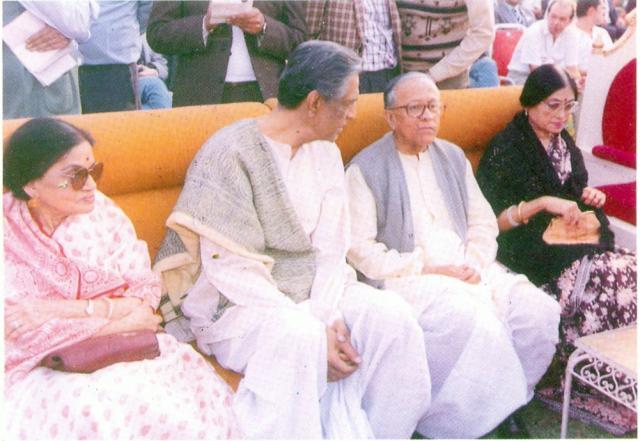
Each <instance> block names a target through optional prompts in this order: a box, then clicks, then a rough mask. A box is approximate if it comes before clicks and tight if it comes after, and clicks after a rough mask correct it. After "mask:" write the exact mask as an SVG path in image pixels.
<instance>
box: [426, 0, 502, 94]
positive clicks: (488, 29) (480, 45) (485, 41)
mask: <svg viewBox="0 0 640 441" xmlns="http://www.w3.org/2000/svg"><path fill="white" fill-rule="evenodd" d="M465 3H466V5H467V14H468V17H469V29H468V30H467V34H466V35H465V36H464V38H463V39H462V41H461V42H460V45H459V46H458V47H456V48H455V49H453V50H452V51H451V52H449V53H448V54H447V55H446V56H445V57H444V58H443V59H442V60H440V61H439V62H438V63H437V64H436V65H435V66H433V67H432V68H431V69H429V75H430V76H431V78H433V80H434V81H436V82H438V81H442V80H445V79H447V78H451V77H454V76H456V75H460V74H461V73H462V72H464V71H465V70H466V69H468V68H469V67H471V65H472V64H473V62H474V61H476V60H477V59H478V58H479V57H480V55H482V54H483V53H484V52H485V51H487V50H489V48H490V46H491V42H492V41H493V34H494V30H493V28H494V20H495V19H494V14H493V1H492V0H467V1H466V2H465Z"/></svg>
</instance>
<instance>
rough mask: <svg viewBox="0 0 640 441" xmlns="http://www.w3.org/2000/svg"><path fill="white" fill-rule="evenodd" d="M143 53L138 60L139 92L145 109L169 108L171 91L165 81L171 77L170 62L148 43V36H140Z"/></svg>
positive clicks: (141, 103)
mask: <svg viewBox="0 0 640 441" xmlns="http://www.w3.org/2000/svg"><path fill="white" fill-rule="evenodd" d="M140 39H141V40H142V53H141V54H140V59H139V60H138V94H139V96H140V105H141V106H142V108H143V109H167V108H170V107H171V92H169V89H167V85H166V84H165V81H167V78H168V77H169V63H168V62H167V59H166V58H165V57H163V56H162V55H161V54H159V53H157V52H154V51H153V49H151V48H150V47H149V43H147V36H146V34H143V35H142V36H140Z"/></svg>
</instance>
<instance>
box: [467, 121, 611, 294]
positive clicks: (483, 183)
mask: <svg viewBox="0 0 640 441" xmlns="http://www.w3.org/2000/svg"><path fill="white" fill-rule="evenodd" d="M561 136H562V138H563V139H564V141H565V142H566V143H567V147H568V149H569V152H570V155H571V169H572V173H571V177H570V178H569V179H568V180H567V181H566V182H565V183H564V185H563V184H561V183H560V180H559V179H558V176H557V175H556V172H555V170H554V169H553V166H552V165H551V162H550V161H549V159H548V156H547V153H546V151H545V149H544V147H543V146H542V144H541V143H540V141H539V140H538V137H537V136H536V134H535V133H534V131H533V129H532V128H531V125H530V124H529V121H528V120H527V117H526V116H525V115H524V112H520V113H518V114H517V115H516V116H515V117H514V119H513V121H511V122H510V123H509V125H507V127H506V128H505V129H504V130H503V131H502V132H500V133H498V134H497V135H496V136H495V138H493V139H492V140H491V143H490V144H489V148H488V149H487V151H486V152H485V153H484V155H483V157H482V159H481V160H480V165H479V166H478V172H477V176H476V177H477V180H478V184H479V185H480V188H481V189H482V192H483V193H484V195H485V197H486V198H487V200H488V201H489V203H490V204H491V206H492V207H493V211H494V212H495V213H496V216H498V215H500V213H502V212H503V211H504V210H505V209H506V208H508V207H509V206H511V205H517V204H518V203H520V201H530V200H532V199H536V198H539V197H541V196H556V197H559V198H563V199H570V200H573V201H576V202H577V203H578V205H579V207H580V209H581V210H582V211H586V210H593V211H595V213H596V215H597V217H598V219H599V220H600V223H601V229H600V232H601V234H600V245H547V244H546V243H545V242H544V241H543V240H542V234H543V233H544V230H545V229H546V228H547V226H548V225H549V222H550V221H551V219H552V215H551V214H549V213H546V212H540V213H538V214H537V215H535V216H533V217H532V218H531V219H530V220H529V222H528V224H526V225H521V226H519V227H516V228H512V229H511V230H509V231H506V232H502V233H500V235H499V236H498V260H499V261H501V262H502V263H504V264H505V265H507V266H508V267H509V268H511V269H512V270H514V271H516V272H519V273H524V274H526V275H527V276H528V277H529V278H530V279H531V281H532V282H534V283H536V284H538V285H540V284H542V283H545V282H548V281H550V280H552V279H553V278H555V277H557V276H559V275H560V273H561V272H562V270H564V269H565V268H567V267H569V266H570V265H571V263H572V262H573V261H575V260H577V259H579V258H581V257H582V256H584V255H587V254H592V253H595V252H599V251H602V250H605V249H612V248H613V243H614V240H613V239H614V238H613V232H612V231H611V230H610V228H609V221H608V219H607V217H606V216H605V215H604V212H603V211H602V210H601V209H594V208H592V207H589V206H587V205H585V204H583V203H582V202H581V201H580V197H581V195H582V190H583V189H584V188H585V187H586V186H587V179H588V175H587V170H586V168H585V166H584V160H583V158H582V153H581V152H580V149H579V148H578V147H577V146H576V145H575V143H574V141H573V139H572V138H571V136H570V135H569V134H568V133H567V132H566V131H565V130H563V131H562V133H561Z"/></svg>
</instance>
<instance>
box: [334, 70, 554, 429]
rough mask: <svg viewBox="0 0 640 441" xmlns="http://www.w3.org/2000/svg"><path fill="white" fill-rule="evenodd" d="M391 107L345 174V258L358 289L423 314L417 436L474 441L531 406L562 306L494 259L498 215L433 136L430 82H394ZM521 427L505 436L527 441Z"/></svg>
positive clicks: (415, 78) (436, 103) (457, 153)
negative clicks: (425, 374)
mask: <svg viewBox="0 0 640 441" xmlns="http://www.w3.org/2000/svg"><path fill="white" fill-rule="evenodd" d="M385 109H386V112H385V116H386V119H387V122H388V124H389V126H390V127H391V129H392V132H391V133H387V134H386V135H385V136H383V137H382V138H381V139H379V140H378V141H376V142H374V143H373V144H372V145H370V146H369V147H367V148H365V149H364V150H362V151H361V152H360V153H359V154H358V155H356V156H355V157H354V158H353V160H352V161H351V163H350V165H349V168H348V169H347V174H346V187H347V192H348V194H349V196H350V198H349V207H350V211H351V219H352V221H353V222H352V226H351V232H352V246H351V249H350V250H349V252H348V254H347V257H348V260H349V262H350V263H351V264H352V265H353V266H354V267H355V268H356V269H357V270H358V271H360V276H361V278H362V279H363V280H367V281H368V282H369V283H370V284H372V285H374V286H377V287H385V288H387V289H390V290H392V291H394V292H396V293H398V294H400V295H401V296H402V297H404V298H405V299H406V300H407V301H408V302H409V303H410V304H411V305H412V307H413V308H414V310H415V312H416V314H417V315H418V322H419V323H420V325H421V326H422V328H423V330H424V340H425V348H426V351H427V357H428V359H429V369H430V372H431V384H432V388H431V394H432V397H433V398H432V403H431V407H430V409H429V410H428V412H427V414H426V415H425V416H424V418H422V420H421V421H420V423H419V425H418V432H420V433H421V434H423V435H425V436H427V437H429V438H477V437H480V436H482V435H484V434H486V433H487V432H489V431H491V430H492V429H493V428H495V427H496V426H497V425H498V424H499V423H500V422H501V421H502V420H504V419H505V418H507V417H508V416H509V415H510V414H511V413H512V412H514V411H515V410H516V409H518V408H519V407H520V406H523V405H524V404H526V403H527V402H528V401H529V400H530V399H531V398H532V397H533V389H534V387H535V385H536V383H537V382H538V381H539V380H540V378H541V377H542V375H543V374H544V372H545V371H546V369H547V367H548V366H549V363H550V362H551V358H552V357H553V354H554V352H555V345H556V343H557V342H558V323H559V319H560V315H559V314H560V309H559V306H558V303H557V302H556V301H555V300H553V299H552V298H550V297H549V296H547V295H546V294H545V293H544V292H543V291H541V290H539V289H538V288H536V287H535V286H534V285H533V284H532V283H530V282H529V281H528V280H527V278H526V277H525V276H522V275H516V274H508V273H507V272H506V271H505V270H504V269H503V268H502V267H500V266H499V265H498V264H497V263H496V262H495V256H496V250H497V242H496V236H497V235H498V224H497V222H496V218H495V215H494V214H493V210H492V209H491V206H489V203H488V202H487V201H486V199H485V198H484V196H483V195H482V192H481V191H480V189H479V187H478V184H477V183H476V180H475V178H474V176H473V171H472V169H471V165H470V164H469V161H467V159H466V158H465V155H464V153H463V151H462V150H461V149H460V148H459V147H458V146H456V145H454V144H451V143H450V142H447V141H445V140H443V139H440V138H437V137H436V135H437V133H438V129H439V124H440V115H441V113H442V111H443V105H442V102H441V100H440V92H439V91H438V88H437V87H436V85H435V84H434V83H433V81H432V80H431V79H430V78H429V77H428V76H426V75H425V74H423V73H418V72H410V73H407V74H404V75H402V76H400V77H397V78H396V79H394V80H392V81H391V82H390V83H389V84H388V85H387V90H386V91H385ZM516 421H517V419H516V420H514V419H512V418H508V419H507V420H506V422H505V424H504V425H502V426H501V427H500V429H501V430H500V431H499V433H500V434H504V435H506V436H508V437H515V438H522V437H524V436H525V435H526V433H525V432H524V429H523V428H522V427H519V426H518V423H516ZM505 432H506V433H505ZM514 432H515V433H514ZM513 435H515V436H513Z"/></svg>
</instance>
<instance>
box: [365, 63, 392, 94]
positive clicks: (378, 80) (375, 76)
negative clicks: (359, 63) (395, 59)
mask: <svg viewBox="0 0 640 441" xmlns="http://www.w3.org/2000/svg"><path fill="white" fill-rule="evenodd" d="M398 74H400V64H397V65H396V66H395V67H391V68H389V69H382V70H375V71H365V72H361V73H360V93H377V92H384V89H385V87H387V83H388V82H389V81H390V80H391V79H393V78H394V77H396V76H397V75H398Z"/></svg>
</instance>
